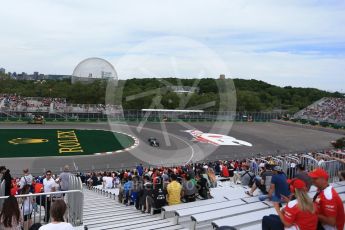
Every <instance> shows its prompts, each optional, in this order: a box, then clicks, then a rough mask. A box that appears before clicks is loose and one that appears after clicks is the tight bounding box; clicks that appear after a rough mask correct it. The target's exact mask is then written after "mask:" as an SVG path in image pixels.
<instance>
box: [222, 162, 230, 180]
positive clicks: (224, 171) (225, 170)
mask: <svg viewBox="0 0 345 230" xmlns="http://www.w3.org/2000/svg"><path fill="white" fill-rule="evenodd" d="M222 176H223V177H229V170H228V167H227V166H226V165H225V164H223V167H222Z"/></svg>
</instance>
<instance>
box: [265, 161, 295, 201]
mask: <svg viewBox="0 0 345 230" xmlns="http://www.w3.org/2000/svg"><path fill="white" fill-rule="evenodd" d="M289 195H290V190H289V184H288V182H287V177H286V175H285V174H284V172H283V170H282V168H281V167H280V166H274V168H273V176H272V179H271V187H270V189H269V191H268V194H267V195H262V196H260V197H259V199H260V200H261V201H263V200H265V199H267V198H269V199H270V200H271V201H274V202H279V203H282V202H283V201H282V198H284V197H288V196H289Z"/></svg>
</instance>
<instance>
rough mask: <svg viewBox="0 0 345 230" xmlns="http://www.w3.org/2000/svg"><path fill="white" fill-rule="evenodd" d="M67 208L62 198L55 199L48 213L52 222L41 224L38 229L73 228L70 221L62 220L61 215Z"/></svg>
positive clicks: (67, 229) (64, 229)
mask: <svg viewBox="0 0 345 230" xmlns="http://www.w3.org/2000/svg"><path fill="white" fill-rule="evenodd" d="M66 210H67V205H66V203H65V201H64V200H56V201H55V202H54V203H53V204H52V207H51V210H50V215H51V217H52V222H51V223H49V224H47V225H43V226H42V227H40V228H39V230H58V229H63V230H73V229H74V228H73V226H72V225H71V224H70V223H66V222H64V221H65V220H64V218H63V216H64V215H65V212H66Z"/></svg>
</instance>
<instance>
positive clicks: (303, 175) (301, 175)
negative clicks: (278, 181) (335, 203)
mask: <svg viewBox="0 0 345 230" xmlns="http://www.w3.org/2000/svg"><path fill="white" fill-rule="evenodd" d="M296 178H298V179H300V180H302V181H304V183H305V184H306V185H307V191H309V189H310V187H311V185H312V183H313V181H312V180H311V178H310V176H309V175H308V173H307V172H306V171H305V167H304V165H302V164H298V165H297V174H296Z"/></svg>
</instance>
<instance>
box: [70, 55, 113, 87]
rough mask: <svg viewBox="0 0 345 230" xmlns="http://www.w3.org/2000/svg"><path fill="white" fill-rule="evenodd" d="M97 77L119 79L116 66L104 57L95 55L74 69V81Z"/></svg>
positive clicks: (89, 79) (84, 80)
mask: <svg viewBox="0 0 345 230" xmlns="http://www.w3.org/2000/svg"><path fill="white" fill-rule="evenodd" d="M95 79H105V80H109V79H112V80H117V73H116V70H115V68H114V66H113V65H112V64H110V63H109V62H108V61H106V60H104V59H102V58H97V57H93V58H87V59H85V60H83V61H81V62H80V63H79V64H78V65H77V66H76V67H75V68H74V70H73V74H72V83H74V82H77V81H82V82H88V81H92V80H95Z"/></svg>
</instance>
